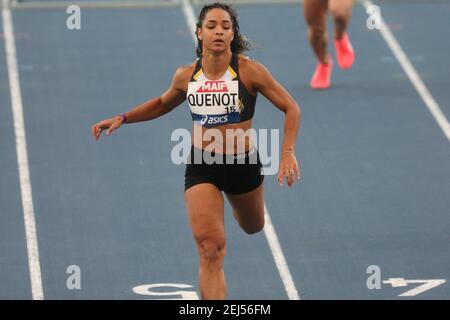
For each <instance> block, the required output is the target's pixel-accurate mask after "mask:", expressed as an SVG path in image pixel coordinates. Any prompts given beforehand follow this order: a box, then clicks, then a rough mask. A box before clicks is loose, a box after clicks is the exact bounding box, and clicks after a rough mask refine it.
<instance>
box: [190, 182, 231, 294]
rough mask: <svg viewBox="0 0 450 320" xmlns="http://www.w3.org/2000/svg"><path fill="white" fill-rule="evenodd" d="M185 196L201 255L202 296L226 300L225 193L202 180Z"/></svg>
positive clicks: (200, 282)
mask: <svg viewBox="0 0 450 320" xmlns="http://www.w3.org/2000/svg"><path fill="white" fill-rule="evenodd" d="M184 198H185V203H186V208H187V212H188V216H189V223H190V225H191V228H192V233H193V235H194V239H195V242H196V244H197V248H198V252H199V256H200V269H199V286H200V294H201V296H202V299H225V298H226V294H227V286H226V282H225V274H224V271H223V261H224V258H225V253H226V243H225V242H226V241H225V227H224V207H223V206H224V200H223V196H222V193H221V192H220V190H219V189H218V188H217V187H216V186H214V185H213V184H210V183H201V184H197V185H195V186H193V187H190V188H189V189H187V190H186V191H185V193H184Z"/></svg>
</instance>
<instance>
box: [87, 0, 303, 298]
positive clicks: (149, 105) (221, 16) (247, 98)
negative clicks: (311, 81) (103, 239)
mask: <svg viewBox="0 0 450 320" xmlns="http://www.w3.org/2000/svg"><path fill="white" fill-rule="evenodd" d="M196 35H197V40H198V47H197V55H198V59H197V61H195V62H194V63H192V64H191V65H188V66H184V67H180V68H179V69H178V70H177V71H176V72H175V74H174V76H173V80H172V84H171V86H170V88H169V89H168V90H167V91H166V92H165V93H163V94H162V95H161V96H160V97H157V98H154V99H151V100H149V101H147V102H145V103H143V104H141V105H138V106H137V107H135V108H134V109H131V110H130V111H128V112H126V113H123V114H122V115H119V116H115V117H112V118H110V119H106V120H103V121H101V122H99V123H97V124H95V125H93V126H92V135H93V137H94V138H95V139H96V140H98V139H99V137H100V135H101V132H102V131H106V135H107V136H109V135H110V134H111V133H112V132H114V131H115V130H117V129H119V128H120V127H121V126H122V125H123V124H124V123H135V122H140V121H148V120H152V119H156V118H158V117H161V116H162V115H164V114H166V113H168V112H170V111H171V110H173V109H174V108H175V107H177V106H178V105H180V104H182V103H183V102H184V101H185V100H187V102H188V105H189V107H190V111H191V115H192V119H193V132H194V134H193V136H192V137H193V138H192V147H191V154H190V161H189V162H188V164H187V165H186V171H185V183H184V188H185V192H184V198H185V204H186V209H187V213H188V219H189V222H190V226H191V229H192V233H193V238H194V240H195V243H196V245H197V248H198V253H199V260H200V262H199V264H200V266H199V288H200V294H201V297H202V298H203V299H225V298H226V294H227V286H226V281H225V275H224V271H223V264H224V258H225V254H226V237H225V230H224V195H225V197H226V198H227V199H228V201H229V202H230V204H231V206H232V208H233V215H234V217H235V219H236V220H237V222H238V223H239V225H240V226H241V228H242V229H243V230H244V231H245V232H246V233H248V234H254V233H257V232H259V231H261V230H262V229H263V227H264V198H263V177H264V176H263V175H262V172H261V167H262V165H261V162H260V159H259V155H258V152H257V150H256V149H255V147H254V146H253V142H252V141H251V136H250V135H247V134H242V132H246V131H247V130H248V129H250V128H251V127H252V118H253V114H254V111H255V103H256V95H257V93H258V92H260V93H261V94H263V95H264V96H265V97H266V98H267V99H268V100H269V101H271V102H272V103H273V104H274V105H275V106H276V107H277V108H278V109H280V110H281V111H282V112H284V113H285V122H284V141H283V144H282V150H281V160H280V165H279V173H278V183H279V184H280V185H282V183H283V181H284V180H286V182H287V184H288V186H292V185H293V183H294V181H295V180H296V179H299V178H300V171H299V167H298V164H297V160H296V157H295V141H296V136H297V132H298V129H299V126H300V119H301V111H300V108H299V107H298V105H297V103H296V102H295V101H294V99H293V98H292V97H291V96H290V95H289V93H288V92H287V91H286V90H285V89H284V88H283V87H282V86H281V85H280V84H279V83H278V82H277V81H276V80H274V78H273V77H272V75H271V74H270V73H269V71H268V70H267V69H266V68H265V67H264V66H263V65H262V64H260V63H258V62H255V61H253V60H251V59H249V58H246V57H244V56H242V55H241V53H242V52H244V51H245V50H247V49H248V42H247V41H246V40H245V38H244V37H243V36H242V35H241V34H240V31H239V24H238V19H237V13H236V11H235V10H234V9H233V8H232V7H230V6H228V5H225V4H222V3H214V4H211V5H206V6H204V7H203V9H202V11H201V13H200V16H199V19H198V23H197V29H196ZM226 130H229V131H231V132H234V133H235V132H238V133H239V132H240V133H241V134H235V135H233V139H231V140H233V142H234V143H229V142H228V141H227V139H225V138H223V139H215V140H214V141H213V142H211V141H210V140H209V139H208V138H206V139H205V137H207V136H208V135H212V136H214V137H216V138H217V133H220V134H221V136H222V137H225V136H226V134H227V131H226ZM211 144H213V148H211ZM238 146H244V147H243V148H241V149H242V150H239V147H238ZM198 155H200V161H192V160H195V158H196V156H198ZM214 157H216V158H214ZM207 158H209V159H210V158H214V159H219V161H215V162H213V163H210V161H207V160H206V159H207ZM252 158H253V160H254V161H250V160H251V159H252ZM230 160H233V161H230ZM239 161H241V162H245V163H239ZM222 192H223V193H222Z"/></svg>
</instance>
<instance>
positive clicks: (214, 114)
mask: <svg viewBox="0 0 450 320" xmlns="http://www.w3.org/2000/svg"><path fill="white" fill-rule="evenodd" d="M187 101H188V104H189V108H190V109H191V113H192V117H193V119H194V122H195V123H196V124H200V125H202V126H206V127H212V126H217V125H222V124H227V123H236V122H239V121H240V119H241V117H240V112H239V111H240V104H239V82H238V81H237V80H216V81H209V80H208V81H198V82H189V85H188V92H187Z"/></svg>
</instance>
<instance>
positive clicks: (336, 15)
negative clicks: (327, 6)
mask: <svg viewBox="0 0 450 320" xmlns="http://www.w3.org/2000/svg"><path fill="white" fill-rule="evenodd" d="M332 15H333V21H334V23H335V24H336V25H338V26H339V27H341V28H343V27H346V26H347V24H348V20H349V16H348V14H347V13H346V12H342V11H339V10H336V11H334V12H332Z"/></svg>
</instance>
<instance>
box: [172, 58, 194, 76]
mask: <svg viewBox="0 0 450 320" xmlns="http://www.w3.org/2000/svg"><path fill="white" fill-rule="evenodd" d="M196 63H197V61H194V62H192V63H190V64H186V65H183V66H181V67H179V68H178V69H177V70H176V71H175V77H178V78H190V77H191V75H192V73H193V72H194V69H195V65H196Z"/></svg>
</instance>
